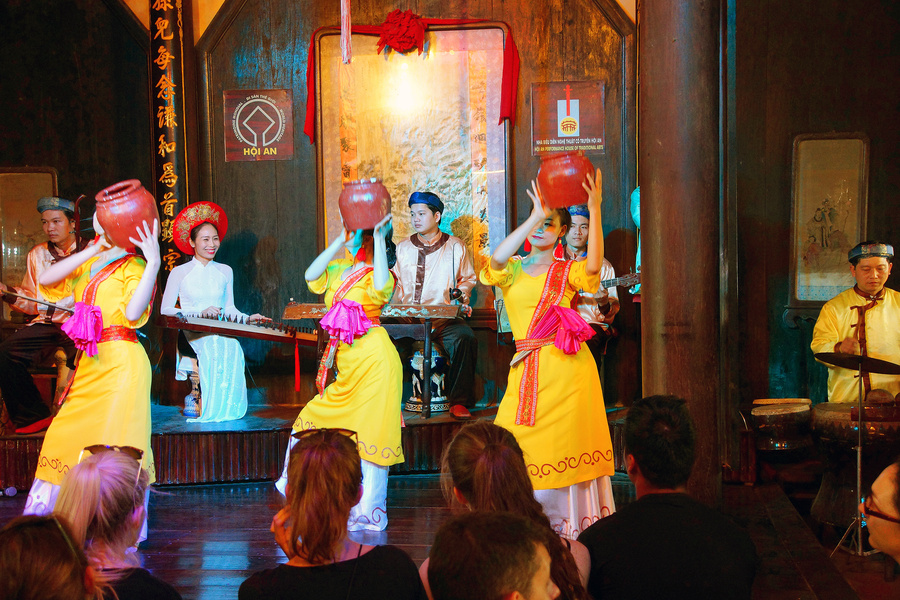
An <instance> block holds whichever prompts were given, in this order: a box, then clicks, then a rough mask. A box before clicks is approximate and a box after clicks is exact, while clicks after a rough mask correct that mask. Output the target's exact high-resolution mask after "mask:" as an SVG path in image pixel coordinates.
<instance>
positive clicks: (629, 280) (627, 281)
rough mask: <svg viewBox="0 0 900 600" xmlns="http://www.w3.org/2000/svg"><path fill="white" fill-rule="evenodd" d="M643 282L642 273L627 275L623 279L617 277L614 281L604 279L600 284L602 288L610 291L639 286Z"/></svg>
mask: <svg viewBox="0 0 900 600" xmlns="http://www.w3.org/2000/svg"><path fill="white" fill-rule="evenodd" d="M640 282H641V274H640V273H626V274H625V275H622V276H621V277H615V278H613V279H604V280H603V281H601V282H600V287H602V288H606V289H609V288H611V287H623V286H624V287H631V286H633V285H637V284H639V283H640Z"/></svg>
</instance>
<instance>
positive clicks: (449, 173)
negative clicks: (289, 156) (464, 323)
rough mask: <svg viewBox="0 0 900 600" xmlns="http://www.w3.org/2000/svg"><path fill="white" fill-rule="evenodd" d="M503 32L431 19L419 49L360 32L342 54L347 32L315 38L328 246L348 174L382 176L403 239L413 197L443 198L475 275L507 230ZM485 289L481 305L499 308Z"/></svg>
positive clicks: (477, 302)
mask: <svg viewBox="0 0 900 600" xmlns="http://www.w3.org/2000/svg"><path fill="white" fill-rule="evenodd" d="M505 35H506V31H505V29H504V27H503V26H502V25H500V24H494V23H479V24H478V25H472V26H469V25H465V26H453V27H449V26H433V27H430V28H429V29H428V30H427V31H426V33H425V45H424V51H423V52H422V54H418V53H417V52H415V51H412V52H408V53H405V54H401V53H399V52H395V51H393V50H390V49H389V48H385V49H384V51H383V52H382V53H379V52H378V37H377V36H372V35H359V34H353V35H352V37H351V43H352V48H353V58H352V61H351V62H350V63H349V64H344V63H343V62H342V61H341V47H340V35H339V32H337V31H323V32H321V33H320V34H319V35H318V36H317V37H316V43H315V48H314V51H315V52H316V53H317V56H316V58H317V64H318V65H319V66H318V68H317V81H316V85H317V96H318V101H317V107H316V108H317V111H318V114H317V127H318V130H317V136H316V138H317V144H316V148H317V150H316V151H317V153H318V169H319V172H318V175H319V178H318V179H319V182H320V187H319V195H320V222H321V223H322V224H323V225H322V228H321V229H320V240H319V242H320V247H325V246H327V245H328V243H329V242H330V240H332V239H334V236H335V235H339V234H340V232H341V220H340V211H339V210H338V197H339V196H340V193H341V189H342V187H343V185H344V184H345V183H347V182H350V181H354V180H359V179H369V178H377V179H380V180H381V181H382V182H383V183H384V185H385V187H387V189H388V191H389V192H390V194H391V203H392V214H393V216H394V221H393V226H394V241H395V242H399V241H401V240H403V239H405V238H406V237H408V236H409V235H410V234H412V233H414V231H413V229H412V225H411V224H410V218H409V208H408V205H407V200H408V199H409V196H410V194H411V193H412V192H414V191H431V192H434V193H436V194H437V195H438V196H440V198H441V200H442V201H443V202H444V205H445V210H444V213H443V214H442V216H441V230H442V231H445V232H447V233H449V234H451V235H455V236H457V237H458V238H460V239H462V240H463V242H464V243H465V244H466V246H467V247H468V249H469V251H470V253H471V256H472V258H473V260H474V266H475V271H476V272H478V271H479V270H480V269H481V267H483V266H484V265H485V263H486V262H487V261H489V260H490V255H491V248H492V247H496V245H497V244H499V243H500V241H502V240H503V238H504V237H505V236H506V235H507V233H508V230H509V223H510V219H511V216H510V215H511V207H510V205H509V203H508V202H507V199H508V198H509V197H510V190H511V173H510V168H509V165H510V143H509V132H508V125H507V122H506V121H503V122H502V123H501V122H500V93H501V85H500V82H501V74H502V70H503V48H504V37H505ZM492 305H493V295H492V293H491V290H490V288H486V287H484V286H482V285H481V284H478V286H476V288H475V290H474V292H473V297H472V307H473V308H475V309H476V310H477V309H487V308H491V307H492Z"/></svg>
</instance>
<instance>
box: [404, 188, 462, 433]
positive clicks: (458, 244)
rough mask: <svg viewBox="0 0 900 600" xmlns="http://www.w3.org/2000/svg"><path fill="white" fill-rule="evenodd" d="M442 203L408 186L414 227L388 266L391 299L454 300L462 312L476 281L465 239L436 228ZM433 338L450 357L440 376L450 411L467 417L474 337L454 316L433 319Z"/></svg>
mask: <svg viewBox="0 0 900 600" xmlns="http://www.w3.org/2000/svg"><path fill="white" fill-rule="evenodd" d="M443 212H444V203H443V202H442V201H441V199H440V198H439V197H438V195H437V194H434V193H432V192H413V193H412V195H410V197H409V217H410V221H411V222H412V226H413V229H415V230H416V233H415V234H413V235H411V236H410V237H409V238H407V239H405V240H403V241H402V242H400V243H399V244H397V264H395V265H394V268H393V269H392V271H393V272H394V275H396V276H397V287H396V289H395V291H394V299H393V300H392V302H394V303H397V304H459V305H461V306H462V312H463V314H465V315H466V316H469V315H471V314H472V308H471V307H470V306H469V300H470V295H471V293H472V288H473V287H475V269H474V268H473V266H472V260H471V259H470V258H469V253H468V251H467V250H466V246H465V244H463V241H462V240H461V239H459V238H458V237H454V236H452V235H449V234H447V233H444V232H442V231H441V230H440V225H441V215H442V214H443ZM434 339H435V340H436V341H438V342H439V343H440V344H441V345H442V346H443V348H444V350H445V351H446V352H447V355H448V356H449V358H450V370H449V371H448V373H447V376H446V378H445V381H446V387H445V389H446V393H447V400H448V403H449V404H450V412H451V414H453V416H455V417H458V418H468V417H470V416H471V415H470V413H469V411H468V409H469V408H472V407H473V406H475V395H474V393H473V390H472V387H473V384H474V380H475V359H476V356H477V352H478V342H477V340H476V339H475V333H474V332H473V331H472V328H471V327H469V326H468V325H467V324H466V322H465V321H464V320H463V319H461V318H459V317H457V318H455V319H448V320H445V321H442V322H440V323H438V324H436V325H435V327H434Z"/></svg>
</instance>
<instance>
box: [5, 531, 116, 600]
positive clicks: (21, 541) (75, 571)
mask: <svg viewBox="0 0 900 600" xmlns="http://www.w3.org/2000/svg"><path fill="white" fill-rule="evenodd" d="M87 568H88V559H87V557H86V556H85V554H84V551H83V550H82V549H81V547H80V546H79V545H78V544H76V543H74V542H73V541H72V533H71V530H70V529H69V526H68V525H67V524H66V522H65V521H64V520H63V519H61V518H59V517H52V516H50V517H37V516H24V517H17V518H15V519H13V520H12V521H10V522H9V523H7V524H6V526H5V527H3V529H0V573H2V574H3V576H2V577H0V598H17V599H19V600H38V599H41V600H57V599H59V600H71V599H73V598H88V597H90V598H94V597H96V596H99V593H98V591H97V590H91V589H87V588H86V585H85V584H86V581H85V572H86V570H87Z"/></svg>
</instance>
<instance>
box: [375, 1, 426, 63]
mask: <svg viewBox="0 0 900 600" xmlns="http://www.w3.org/2000/svg"><path fill="white" fill-rule="evenodd" d="M425 27H426V26H425V24H424V23H422V18H421V17H420V16H419V15H417V14H415V13H413V11H411V10H407V11H401V10H400V9H399V8H398V9H396V10H393V11H391V13H390V14H389V15H388V16H387V19H385V20H384V23H382V24H381V36H380V37H379V38H378V52H379V54H380V53H381V51H382V50H383V49H384V47H385V46H390V47H391V48H393V49H394V50H396V51H397V52H409V51H410V50H412V49H413V48H416V49H418V50H419V54H422V49H423V48H424V47H425Z"/></svg>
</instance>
